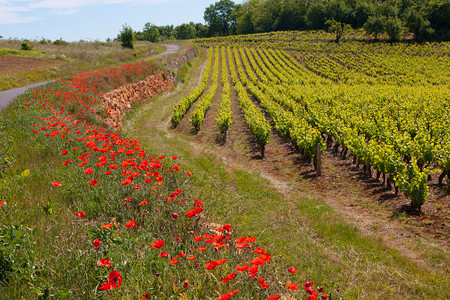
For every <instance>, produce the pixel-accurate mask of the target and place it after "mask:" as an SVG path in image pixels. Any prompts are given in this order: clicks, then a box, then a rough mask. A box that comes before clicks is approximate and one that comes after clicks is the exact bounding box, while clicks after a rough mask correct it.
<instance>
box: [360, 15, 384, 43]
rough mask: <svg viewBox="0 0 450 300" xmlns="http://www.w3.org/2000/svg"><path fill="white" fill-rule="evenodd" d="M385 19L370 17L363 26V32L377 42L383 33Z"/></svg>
mask: <svg viewBox="0 0 450 300" xmlns="http://www.w3.org/2000/svg"><path fill="white" fill-rule="evenodd" d="M385 19H386V18H385V17H380V16H370V17H369V18H368V19H367V21H366V23H365V24H364V26H363V27H364V30H365V31H366V32H367V33H368V34H370V35H373V37H374V38H375V40H377V39H378V36H379V35H380V34H383V33H384V24H385Z"/></svg>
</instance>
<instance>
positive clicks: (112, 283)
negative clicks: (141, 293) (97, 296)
mask: <svg viewBox="0 0 450 300" xmlns="http://www.w3.org/2000/svg"><path fill="white" fill-rule="evenodd" d="M121 285H122V275H121V274H120V273H119V272H117V271H115V270H112V271H111V273H109V282H108V283H103V284H102V286H101V287H100V290H102V291H103V290H112V289H115V288H118V287H119V286H121Z"/></svg>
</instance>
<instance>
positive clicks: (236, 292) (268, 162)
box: [0, 32, 450, 300]
mask: <svg viewBox="0 0 450 300" xmlns="http://www.w3.org/2000/svg"><path fill="white" fill-rule="evenodd" d="M361 38H362V37H361V36H360V35H358V34H355V35H354V36H351V40H345V41H343V42H341V43H340V44H336V43H333V42H331V39H332V35H330V34H327V33H323V32H290V33H287V32H282V33H270V34H261V35H249V36H236V37H227V38H217V39H207V40H199V41H196V42H195V43H194V45H196V46H197V54H198V55H197V57H196V58H194V59H192V60H191V61H189V62H188V63H186V64H185V65H184V66H183V67H182V68H181V69H180V70H179V71H177V72H176V75H177V76H178V83H177V84H176V85H175V87H174V88H173V90H171V91H169V92H165V93H164V94H161V95H159V96H157V97H154V98H151V99H147V101H144V102H142V103H141V102H135V103H134V104H133V108H132V109H131V110H128V112H127V113H126V115H125V116H124V118H123V119H122V118H120V120H121V121H122V124H119V125H116V124H117V120H119V119H115V120H114V122H111V113H112V109H111V108H110V107H106V106H105V104H106V103H107V102H104V101H105V100H104V94H106V93H107V92H110V91H111V90H116V91H118V90H119V88H120V90H129V89H130V88H131V85H128V86H127V87H128V88H123V86H124V85H126V84H128V83H131V82H139V81H140V80H142V79H144V78H147V77H149V76H150V77H152V76H153V77H155V78H156V77H157V78H158V80H154V81H148V82H154V84H157V83H158V84H164V89H167V88H168V87H171V83H170V82H168V80H169V79H168V76H167V74H163V73H164V71H163V70H161V69H160V68H158V66H162V65H163V63H164V62H167V61H168V59H169V58H164V60H165V61H161V62H159V63H157V64H156V65H153V64H151V63H149V62H141V63H135V64H125V65H122V66H121V67H119V68H111V69H101V70H98V71H95V72H85V73H80V74H78V75H72V76H69V77H67V78H65V79H63V80H60V81H58V82H55V83H52V84H50V85H48V86H46V87H43V88H41V89H39V90H36V91H30V92H29V93H28V94H26V95H24V96H22V97H19V98H18V99H16V100H15V101H14V102H13V103H12V104H11V106H10V107H9V108H8V109H7V110H5V111H3V112H1V118H0V129H1V131H0V135H1V139H0V151H1V153H0V154H1V155H0V165H1V166H0V167H1V169H0V172H1V173H0V175H1V176H0V194H1V195H2V199H0V205H1V208H0V222H1V223H0V224H1V225H0V281H2V285H0V299H2V298H5V299H9V298H37V297H38V296H40V297H41V298H43V299H47V298H55V299H56V298H61V299H63V298H70V299H80V298H86V299H92V298H101V299H103V298H104V299H120V298H124V299H128V298H140V299H171V298H176V299H309V300H311V299H327V298H328V299H447V298H449V297H450V294H449V292H448V291H449V290H450V285H449V277H448V274H449V264H448V261H449V259H450V256H449V254H448V243H449V225H450V219H449V196H448V192H447V191H448V184H449V180H448V172H449V161H450V155H449V151H450V149H449V145H450V142H449V140H450V139H449V137H450V131H449V128H450V126H449V125H450V124H449V123H450V120H449V117H448V105H449V96H450V95H449V94H450V89H449V80H450V74H449V73H450V68H449V67H450V58H449V56H448V53H449V48H450V46H449V45H450V44H448V43H439V44H422V45H418V44H402V43H398V44H386V43H368V42H365V41H364V40H360V39H361ZM188 47H189V45H188V44H185V45H184V47H183V49H182V50H181V51H180V52H179V53H178V55H182V54H183V53H184V51H186V49H188ZM175 57H176V56H174V57H173V58H175ZM153 77H152V78H153ZM137 84H139V83H137ZM147 84H148V83H147ZM155 90H156V88H155ZM110 93H111V92H110ZM116 94H117V95H120V94H119V93H116ZM117 99H118V100H117V101H116V102H117V103H119V102H123V103H127V105H128V103H130V102H127V101H122V100H121V99H119V98H117ZM142 100H144V99H142ZM120 111H127V109H125V108H120ZM108 124H109V125H108Z"/></svg>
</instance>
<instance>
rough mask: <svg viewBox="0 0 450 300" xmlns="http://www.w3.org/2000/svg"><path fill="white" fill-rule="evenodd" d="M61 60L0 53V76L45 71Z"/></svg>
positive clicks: (58, 63)
mask: <svg viewBox="0 0 450 300" xmlns="http://www.w3.org/2000/svg"><path fill="white" fill-rule="evenodd" d="M60 64H61V61H58V60H50V59H41V58H30V57H19V56H9V55H0V75H1V76H15V75H20V74H24V73H30V72H36V71H45V70H47V69H48V68H51V67H57V66H59V65H60Z"/></svg>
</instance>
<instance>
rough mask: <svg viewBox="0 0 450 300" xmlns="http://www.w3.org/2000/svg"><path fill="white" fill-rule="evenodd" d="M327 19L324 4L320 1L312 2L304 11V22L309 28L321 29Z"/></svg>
mask: <svg viewBox="0 0 450 300" xmlns="http://www.w3.org/2000/svg"><path fill="white" fill-rule="evenodd" d="M326 20H327V18H326V15H325V5H324V4H323V3H322V2H321V1H315V2H312V3H311V4H310V5H309V7H308V10H307V12H306V23H307V24H308V26H309V27H310V28H311V29H322V28H324V23H325V21H326Z"/></svg>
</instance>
